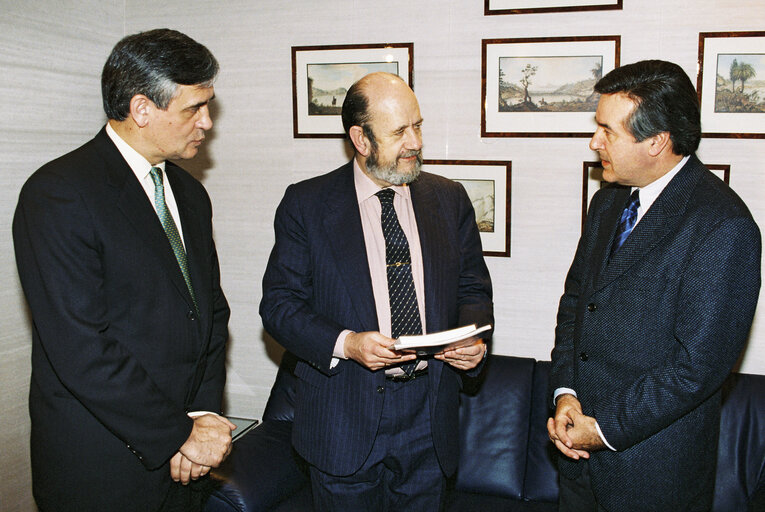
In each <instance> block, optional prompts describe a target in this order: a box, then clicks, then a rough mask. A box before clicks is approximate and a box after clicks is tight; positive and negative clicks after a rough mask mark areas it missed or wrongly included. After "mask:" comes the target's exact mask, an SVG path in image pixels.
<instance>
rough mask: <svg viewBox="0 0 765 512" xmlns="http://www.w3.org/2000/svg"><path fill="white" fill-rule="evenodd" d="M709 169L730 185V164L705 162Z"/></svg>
mask: <svg viewBox="0 0 765 512" xmlns="http://www.w3.org/2000/svg"><path fill="white" fill-rule="evenodd" d="M704 165H706V166H707V169H709V170H710V171H712V172H713V173H714V174H716V175H717V177H718V178H720V179H721V180H723V181H724V182H725V184H726V185H728V186H730V164H704Z"/></svg>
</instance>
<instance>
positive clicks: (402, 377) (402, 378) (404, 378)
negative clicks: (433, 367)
mask: <svg viewBox="0 0 765 512" xmlns="http://www.w3.org/2000/svg"><path fill="white" fill-rule="evenodd" d="M427 374H428V369H427V368H423V369H422V370H417V371H415V372H414V373H412V374H411V375H407V374H406V373H399V374H395V375H386V376H385V379H386V380H392V381H393V382H409V381H410V380H414V379H416V378H417V377H422V376H423V375H427Z"/></svg>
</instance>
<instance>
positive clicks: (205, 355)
mask: <svg viewBox="0 0 765 512" xmlns="http://www.w3.org/2000/svg"><path fill="white" fill-rule="evenodd" d="M217 72H218V63H217V61H216V60H215V57H213V55H212V54H211V53H210V51H209V50H208V49H207V48H205V47H204V46H202V45H201V44H199V43H197V42H196V41H194V40H192V39H191V38H189V37H188V36H186V35H184V34H182V33H180V32H177V31H174V30H168V29H157V30H151V31H148V32H142V33H139V34H135V35H131V36H128V37H125V38H124V39H123V40H121V41H120V42H119V43H117V45H116V46H115V47H114V49H113V50H112V53H111V55H110V56H109V58H108V60H107V62H106V65H105V66H104V69H103V73H102V78H101V82H102V83H101V86H102V93H103V102H104V110H105V111H106V115H107V117H108V123H107V124H106V126H105V128H104V129H102V130H101V131H100V132H99V133H98V134H97V135H96V136H95V138H94V139H92V140H91V141H89V142H87V143H86V144H85V145H83V146H82V147H80V148H78V149H76V150H74V151H72V152H71V153H69V154H67V155H64V156H62V157H60V158H58V159H56V160H53V161H52V162H49V163H48V164H46V165H44V166H43V167H42V168H40V169H39V170H38V171H37V172H35V173H34V174H33V175H32V176H31V177H30V178H29V180H28V181H27V183H26V184H25V185H24V187H23V188H22V190H21V194H20V197H19V203H18V206H17V209H16V215H15V217H14V222H13V239H14V246H15V250H16V261H17V265H18V270H19V276H20V278H21V284H22V286H23V288H24V292H25V294H26V297H27V301H28V302H29V307H30V310H31V315H32V321H33V338H32V379H31V384H30V393H29V409H30V416H31V419H32V432H31V452H32V484H33V493H34V497H35V500H36V502H37V504H38V507H39V509H40V510H41V511H43V512H46V511H53V510H55V511H78V512H83V511H105V510H108V511H110V512H113V511H126V512H133V511H136V510H142V511H143V510H145V511H157V510H162V511H176V510H177V511H188V510H192V511H193V510H200V509H201V506H202V502H203V500H204V492H202V491H201V489H198V488H197V487H200V486H199V485H198V484H199V483H200V482H193V484H192V485H189V484H190V483H191V482H192V481H195V480H199V479H200V478H203V477H204V476H205V475H206V474H207V472H208V471H209V470H210V468H211V467H215V466H217V465H218V464H220V463H221V461H222V460H223V459H224V458H225V457H226V455H227V454H228V452H229V451H230V449H231V430H233V428H234V425H233V424H231V423H230V422H229V421H228V420H226V419H225V418H223V417H222V416H220V415H219V414H218V413H219V412H220V410H221V400H222V394H223V385H224V382H225V367H224V363H225V345H226V339H227V336H228V328H227V326H228V318H229V308H228V304H227V302H226V298H225V296H224V295H223V292H222V290H221V288H220V276H219V269H218V259H217V255H216V250H215V244H214V242H213V238H212V224H211V217H212V211H211V205H210V199H209V197H208V196H207V193H206V192H205V190H204V188H203V187H202V185H201V184H200V183H199V182H198V181H196V180H195V179H194V178H193V177H191V176H190V175H189V174H187V173H186V172H185V171H183V170H182V169H181V168H180V167H178V166H176V165H175V164H173V163H171V162H170V161H169V160H174V159H187V158H192V157H193V156H194V155H196V153H197V150H198V147H199V145H200V144H201V143H202V141H203V140H204V138H205V132H206V131H207V130H209V129H210V128H211V127H212V121H211V119H210V113H209V110H208V106H209V102H210V101H211V100H212V99H213V96H214V91H213V81H214V80H215V77H216V75H217ZM201 487H204V486H201Z"/></svg>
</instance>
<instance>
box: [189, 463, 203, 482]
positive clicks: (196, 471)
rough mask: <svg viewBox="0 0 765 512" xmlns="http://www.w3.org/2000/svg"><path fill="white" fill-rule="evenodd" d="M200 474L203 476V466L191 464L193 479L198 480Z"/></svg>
mask: <svg viewBox="0 0 765 512" xmlns="http://www.w3.org/2000/svg"><path fill="white" fill-rule="evenodd" d="M200 476H202V466H200V465H199V464H192V465H191V479H192V480H198V479H199V477H200Z"/></svg>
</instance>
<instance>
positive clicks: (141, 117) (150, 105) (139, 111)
mask: <svg viewBox="0 0 765 512" xmlns="http://www.w3.org/2000/svg"><path fill="white" fill-rule="evenodd" d="M156 108H157V107H156V105H154V102H153V101H151V100H150V99H149V98H147V97H146V96H144V95H143V94H136V95H135V96H133V97H132V98H130V117H132V118H133V121H134V122H135V124H136V125H138V127H139V128H143V127H145V126H146V125H147V124H149V118H150V117H151V114H152V110H153V109H156Z"/></svg>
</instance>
